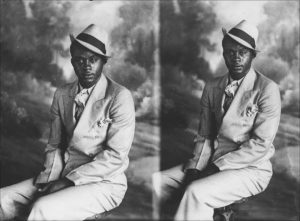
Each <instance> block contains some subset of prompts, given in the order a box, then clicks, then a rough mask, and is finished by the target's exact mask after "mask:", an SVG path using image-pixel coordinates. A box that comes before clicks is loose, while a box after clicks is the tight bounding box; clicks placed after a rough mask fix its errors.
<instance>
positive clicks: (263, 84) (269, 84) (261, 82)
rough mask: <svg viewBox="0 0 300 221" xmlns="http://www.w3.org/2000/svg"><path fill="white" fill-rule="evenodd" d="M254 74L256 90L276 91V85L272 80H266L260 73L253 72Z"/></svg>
mask: <svg viewBox="0 0 300 221" xmlns="http://www.w3.org/2000/svg"><path fill="white" fill-rule="evenodd" d="M255 74H256V86H257V88H260V89H262V90H263V89H265V88H274V89H275V88H276V89H278V84H276V83H275V82H274V81H273V80H272V79H270V78H268V77H267V76H265V75H264V74H262V73H261V72H259V71H257V70H255Z"/></svg>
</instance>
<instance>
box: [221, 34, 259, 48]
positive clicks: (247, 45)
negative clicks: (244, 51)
mask: <svg viewBox="0 0 300 221" xmlns="http://www.w3.org/2000/svg"><path fill="white" fill-rule="evenodd" d="M222 32H223V35H224V36H225V35H228V36H229V37H230V38H231V39H232V40H234V41H236V42H237V43H239V44H241V45H243V46H245V47H246V48H249V49H251V50H253V51H256V52H260V51H259V50H257V49H255V48H253V47H252V46H251V45H250V44H249V43H248V42H246V41H244V40H243V39H241V38H239V37H236V36H234V35H232V34H230V33H228V32H227V31H226V29H225V28H223V29H222Z"/></svg>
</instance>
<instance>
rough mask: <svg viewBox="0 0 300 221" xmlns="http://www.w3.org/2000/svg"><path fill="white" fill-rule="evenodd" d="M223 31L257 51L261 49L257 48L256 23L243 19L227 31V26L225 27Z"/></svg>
mask: <svg viewBox="0 0 300 221" xmlns="http://www.w3.org/2000/svg"><path fill="white" fill-rule="evenodd" d="M222 31H223V34H224V35H228V36H229V37H230V38H231V39H233V40H234V41H236V42H238V43H239V44H241V45H243V46H245V47H247V48H250V49H252V50H255V51H257V52H258V51H259V50H257V49H256V42H257V37H258V29H257V27H256V26H255V25H253V24H251V23H249V22H248V21H246V20H242V21H241V22H240V23H238V24H237V25H236V26H234V27H233V28H231V29H230V30H229V32H227V31H226V29H225V28H223V29H222Z"/></svg>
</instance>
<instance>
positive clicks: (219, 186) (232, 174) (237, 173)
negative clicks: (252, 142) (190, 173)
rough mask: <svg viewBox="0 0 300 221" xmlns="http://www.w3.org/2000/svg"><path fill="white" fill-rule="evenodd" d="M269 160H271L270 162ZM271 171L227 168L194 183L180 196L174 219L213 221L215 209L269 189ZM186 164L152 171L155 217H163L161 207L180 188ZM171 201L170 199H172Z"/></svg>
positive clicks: (252, 168) (253, 168)
mask: <svg viewBox="0 0 300 221" xmlns="http://www.w3.org/2000/svg"><path fill="white" fill-rule="evenodd" d="M267 163H270V162H267ZM271 177H272V172H270V171H266V170H260V169H257V168H255V167H251V168H250V167H249V168H243V169H234V170H224V171H221V172H218V173H216V174H213V175H211V176H208V177H205V178H203V179H199V180H196V181H194V182H192V183H191V184H190V185H189V186H188V187H187V188H186V189H185V191H184V193H183V197H182V198H180V199H179V200H180V202H179V206H178V207H177V211H176V213H175V220H203V221H204V220H205V221H209V220H213V213H214V208H220V207H224V206H227V205H229V204H232V203H234V202H235V201H238V200H240V199H242V198H246V197H249V196H252V195H256V194H258V193H260V192H262V191H264V190H265V189H266V187H267V186H268V184H269V181H270V179H271ZM183 178H184V172H183V165H179V166H177V167H174V168H171V169H168V170H165V171H161V172H157V173H155V174H153V176H152V181H153V217H154V218H155V219H158V218H162V216H163V215H164V214H162V213H163V211H159V210H160V208H161V207H162V206H163V205H164V206H165V204H167V203H168V199H170V198H171V197H172V196H173V195H174V194H175V192H176V191H178V189H179V188H180V186H181V184H182V181H183ZM169 202H170V201H169Z"/></svg>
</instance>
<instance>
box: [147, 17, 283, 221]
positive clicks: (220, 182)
mask: <svg viewBox="0 0 300 221" xmlns="http://www.w3.org/2000/svg"><path fill="white" fill-rule="evenodd" d="M223 32H224V38H223V41H222V46H223V57H224V60H225V64H226V66H227V68H228V73H227V74H226V75H225V76H222V77H218V78H216V79H214V80H212V81H211V82H207V84H206V86H205V88H204V91H203V94H202V98H201V102H200V104H201V113H200V125H199V131H198V136H197V137H196V139H195V150H194V158H193V159H191V160H189V162H188V163H187V164H185V165H184V166H178V167H175V168H172V169H169V170H166V171H162V172H158V173H156V174H154V175H153V189H154V193H153V195H154V205H161V206H162V205H164V206H165V204H166V203H168V201H167V200H168V199H170V197H172V196H173V195H174V194H175V192H176V191H177V190H178V189H180V188H182V189H183V193H182V195H183V197H182V198H180V202H179V207H178V208H177V211H176V214H175V220H205V221H208V220H213V213H214V208H219V207H224V206H226V205H229V204H231V203H233V202H235V201H237V200H240V199H242V198H246V197H249V196H252V195H256V194H258V193H261V192H262V191H264V190H265V189H266V187H267V186H268V183H269V181H270V179H271V176H272V165H271V163H270V158H271V157H272V156H273V154H274V146H273V144H272V142H273V140H274V137H275V134H276V132H277V129H278V124H279V119H280V111H281V104H280V94H279V89H278V86H277V85H276V84H275V83H274V82H273V81H271V80H270V79H268V78H266V77H265V76H264V75H262V74H261V73H259V72H258V71H256V70H254V69H253V68H252V67H251V64H252V61H253V59H254V58H255V56H256V53H257V50H256V46H255V44H256V40H257V36H258V30H257V28H256V27H255V26H253V25H251V24H250V23H249V22H247V21H245V20H243V21H241V22H240V23H239V24H237V25H236V26H235V27H233V28H232V29H231V30H230V31H229V32H228V33H227V32H226V31H225V29H224V30H223ZM266 65H267V64H266ZM202 143H203V145H202ZM155 200H157V201H158V202H155ZM155 207H156V208H157V206H155ZM155 207H154V208H155ZM161 212H163V211H161ZM157 214H158V213H155V214H154V215H156V216H157ZM161 215H163V214H161Z"/></svg>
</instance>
